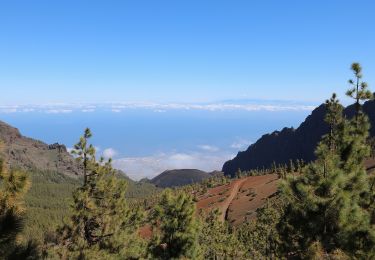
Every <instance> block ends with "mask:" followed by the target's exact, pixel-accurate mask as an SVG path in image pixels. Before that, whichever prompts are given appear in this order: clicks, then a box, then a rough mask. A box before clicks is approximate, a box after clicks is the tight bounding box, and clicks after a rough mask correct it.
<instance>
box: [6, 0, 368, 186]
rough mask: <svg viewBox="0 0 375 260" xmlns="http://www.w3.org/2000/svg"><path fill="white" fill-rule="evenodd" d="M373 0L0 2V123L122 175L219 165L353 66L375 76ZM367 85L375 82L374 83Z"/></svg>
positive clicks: (291, 119) (292, 119)
mask: <svg viewBox="0 0 375 260" xmlns="http://www.w3.org/2000/svg"><path fill="white" fill-rule="evenodd" d="M374 11H375V1H370V0H369V1H361V0H359V1H346V0H336V1H334V0H324V1H323V0H321V1H319V0H314V1H312V0H311V1H297V0H295V1H288V0H283V1H280V0H274V1H270V0H262V1H251V0H246V1H240V0H238V1H220V0H215V1H210V0H204V1H203V0H200V1H195V0H189V1H185V0H181V1H177V0H174V1H163V0H159V1H155V0H150V1H143V0H136V1H125V0H122V1H94V0H90V1H83V0H82V1H77V0H75V1H69V0H65V1H50V0H48V1H38V0H33V1H26V0H25V1H18V0H5V1H0V90H1V94H0V120H3V121H5V122H8V123H9V124H11V125H13V126H15V127H18V128H19V129H20V130H21V132H22V133H23V134H24V135H26V136H30V137H32V138H35V139H40V140H42V141H44V142H47V143H54V142H59V143H63V144H66V145H67V147H72V146H73V144H74V143H75V142H76V140H77V139H78V137H79V136H80V135H81V133H82V130H83V129H84V128H85V127H90V128H92V130H93V132H94V138H93V140H92V141H93V143H94V145H95V146H97V147H98V153H99V154H100V155H104V156H109V157H113V158H114V166H115V167H117V168H119V169H122V170H124V171H125V172H126V173H127V174H128V175H129V176H130V177H131V178H133V179H140V178H142V177H153V176H155V175H156V174H158V173H160V172H162V171H164V170H166V169H173V168H198V169H202V170H206V171H211V170H220V169H221V166H222V164H223V163H224V162H225V161H226V160H228V159H230V158H232V157H233V156H235V154H236V153H237V152H238V151H239V150H245V149H247V147H248V146H249V145H250V144H251V143H254V142H255V141H256V140H257V139H258V138H259V137H261V136H262V135H263V134H265V133H269V132H272V131H274V130H280V129H282V128H283V127H286V126H288V127H290V126H294V127H298V125H299V124H300V123H301V122H302V121H303V120H304V118H305V117H306V116H307V115H308V114H309V113H311V110H312V109H313V108H314V107H315V106H316V105H318V104H319V103H321V102H323V101H324V100H325V99H326V98H328V97H329V96H330V95H331V93H332V92H337V93H338V94H339V97H340V98H341V99H342V100H343V101H344V103H346V104H347V103H348V100H347V99H345V98H343V94H344V93H345V90H346V89H347V88H348V85H347V80H348V79H349V78H350V77H351V72H350V70H349V68H350V64H351V63H352V62H353V61H359V62H361V63H362V65H363V67H364V76H365V77H364V79H365V80H366V81H367V82H368V83H369V85H370V88H371V86H372V84H374V83H375V74H374V72H375V48H374V46H375V33H374V25H375V15H374ZM373 90H374V88H373Z"/></svg>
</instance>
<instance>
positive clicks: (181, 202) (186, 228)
mask: <svg viewBox="0 0 375 260" xmlns="http://www.w3.org/2000/svg"><path fill="white" fill-rule="evenodd" d="M152 220H153V234H154V236H153V239H152V241H151V242H150V245H149V256H150V258H151V259H181V258H187V259H196V258H197V257H198V256H199V245H198V234H199V225H198V221H197V219H196V209H195V203H194V202H193V200H192V198H191V197H190V196H189V195H187V194H185V193H184V192H180V193H179V194H177V195H176V194H173V193H172V192H171V191H170V190H166V191H165V192H164V193H163V195H162V198H161V200H160V202H159V203H158V205H156V207H155V209H154V212H153V216H152Z"/></svg>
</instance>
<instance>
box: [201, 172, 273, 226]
mask: <svg viewBox="0 0 375 260" xmlns="http://www.w3.org/2000/svg"><path fill="white" fill-rule="evenodd" d="M277 183H278V176H277V175H276V174H268V175H263V176H252V177H246V178H242V179H237V180H234V181H232V182H231V183H230V184H227V185H222V186H218V187H215V188H212V189H210V190H208V191H207V193H206V194H204V195H203V196H201V197H199V198H198V202H197V208H198V209H203V210H206V211H209V210H212V209H214V208H218V209H219V210H220V212H221V216H220V219H221V220H222V221H224V220H228V221H229V222H230V223H232V224H234V225H239V224H241V223H243V222H244V221H246V220H248V219H251V218H253V217H255V215H256V213H255V212H256V210H257V209H258V208H259V207H261V206H263V205H264V203H265V201H266V199H267V198H269V197H271V196H272V195H273V194H274V193H275V192H276V191H277Z"/></svg>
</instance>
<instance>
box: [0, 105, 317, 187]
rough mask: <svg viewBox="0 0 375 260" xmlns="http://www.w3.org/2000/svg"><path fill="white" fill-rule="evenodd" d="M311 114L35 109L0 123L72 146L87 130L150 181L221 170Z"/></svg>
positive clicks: (120, 163) (10, 114)
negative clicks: (177, 172) (179, 172)
mask: <svg viewBox="0 0 375 260" xmlns="http://www.w3.org/2000/svg"><path fill="white" fill-rule="evenodd" d="M310 113H311V110H309V109H290V110H272V109H271V110H267V109H266V110H265V109H260V110H241V109H227V110H225V109H223V110H217V109H212V110H210V109H166V110H161V109H147V108H143V107H141V108H137V107H136V108H127V109H117V110H116V109H111V110H108V109H80V110H49V111H47V112H46V111H40V110H35V109H29V110H25V109H24V110H22V111H21V110H13V111H10V110H8V111H5V110H4V111H3V112H0V120H2V121H5V122H7V123H9V124H10V125H12V126H15V127H17V128H19V130H20V131H21V133H22V134H23V135H25V136H28V137H32V138H35V139H39V140H42V141H44V142H46V143H49V144H51V143H55V142H58V143H61V144H65V145H66V146H67V147H68V148H71V147H73V145H74V143H75V142H76V141H77V140H78V138H79V137H80V135H81V134H82V132H83V130H84V128H85V127H90V128H91V130H92V132H93V135H94V136H93V138H92V140H91V141H92V143H93V144H94V145H95V146H96V147H97V150H98V154H99V155H104V156H106V157H113V159H114V165H115V167H117V168H120V169H122V170H124V171H125V172H126V173H127V174H128V175H129V176H130V177H131V178H133V179H137V180H139V179H141V178H143V177H148V178H151V177H153V176H155V175H156V174H158V173H160V172H162V171H164V170H167V169H172V168H198V169H201V170H206V171H212V170H221V166H222V164H223V163H224V162H225V161H226V160H228V159H230V158H232V157H233V156H235V155H236V153H237V152H238V151H240V150H246V149H247V147H248V146H249V145H250V144H251V143H253V142H255V141H256V140H257V139H258V138H260V137H261V136H262V135H263V134H266V133H270V132H272V131H274V130H281V129H282V128H283V127H298V126H299V124H300V123H301V122H303V120H304V119H305V117H306V116H307V115H309V114H310Z"/></svg>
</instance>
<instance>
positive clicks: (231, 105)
mask: <svg viewBox="0 0 375 260" xmlns="http://www.w3.org/2000/svg"><path fill="white" fill-rule="evenodd" d="M314 107H315V106H313V105H308V104H300V103H295V102H286V101H283V102H281V101H280V102H279V103H277V102H274V101H272V102H271V101H270V102H269V103H267V102H265V101H259V102H255V101H251V102H250V101H249V102H248V103H246V102H243V101H241V102H238V103H236V101H230V102H228V101H226V102H216V103H202V104H195V103H186V104H185V103H155V102H124V103H116V104H111V103H106V104H69V103H58V104H42V105H3V106H0V113H17V112H18V113H30V112H42V113H50V114H60V113H61V114H66V113H72V112H83V113H89V112H95V111H96V110H101V111H109V112H113V113H120V112H122V111H125V110H131V109H147V110H151V111H153V112H157V113H162V112H167V111H169V110H203V111H213V112H214V111H274V112H276V111H299V110H301V111H305V110H307V111H310V110H312V109H314Z"/></svg>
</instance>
